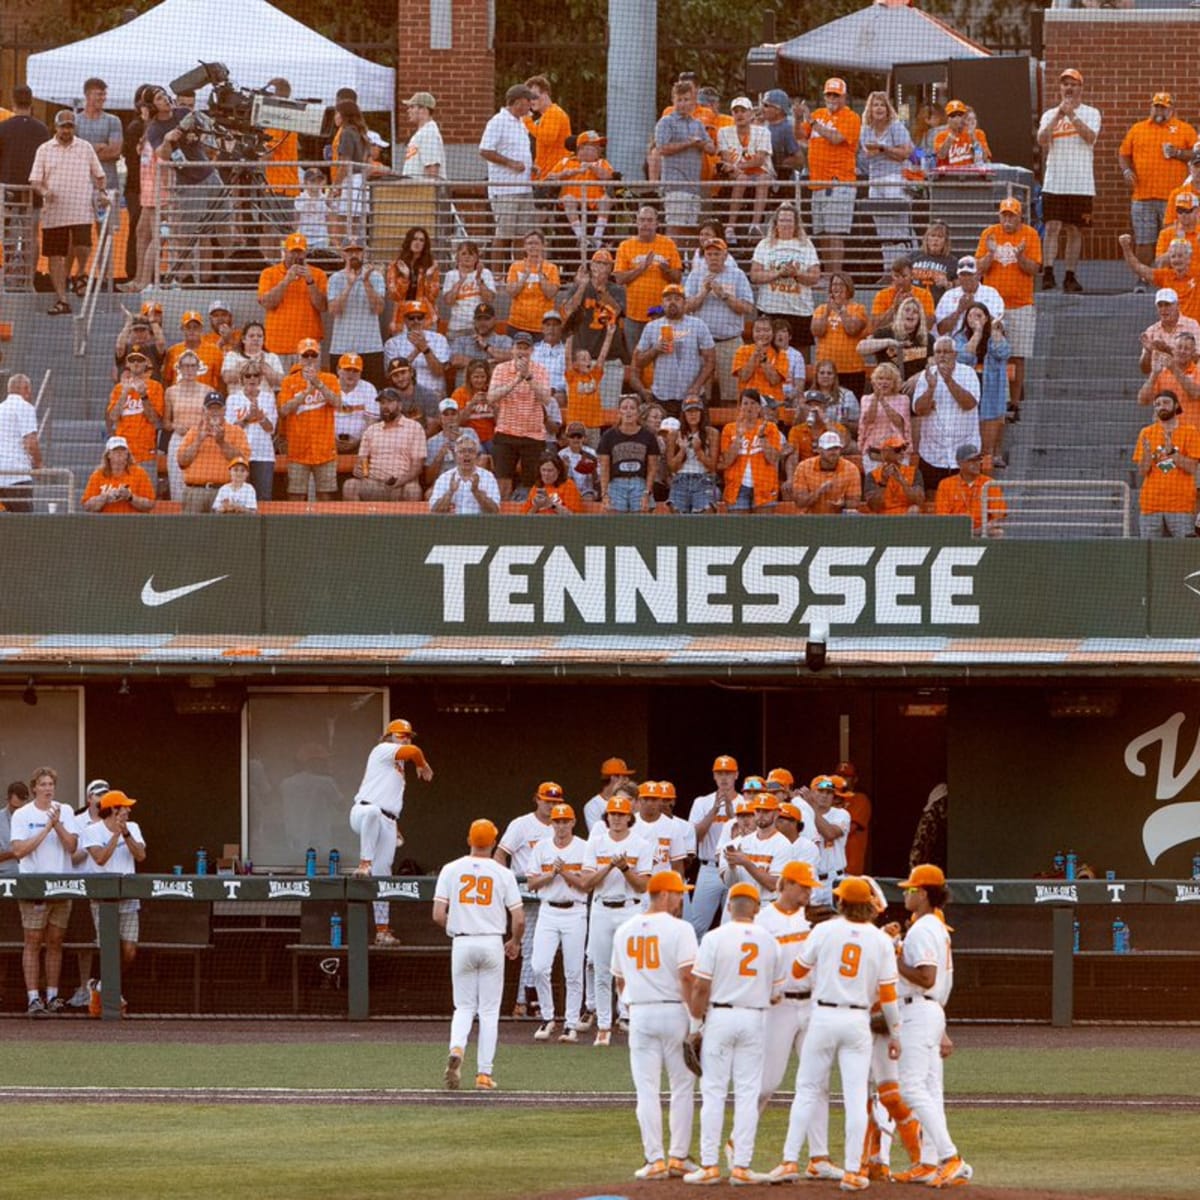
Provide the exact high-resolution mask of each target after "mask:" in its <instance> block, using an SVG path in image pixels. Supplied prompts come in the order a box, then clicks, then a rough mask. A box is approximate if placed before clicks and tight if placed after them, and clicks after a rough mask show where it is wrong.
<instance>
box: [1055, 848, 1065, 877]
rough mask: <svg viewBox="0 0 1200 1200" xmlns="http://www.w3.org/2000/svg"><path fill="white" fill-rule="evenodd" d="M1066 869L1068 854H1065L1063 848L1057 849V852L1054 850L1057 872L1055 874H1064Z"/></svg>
mask: <svg viewBox="0 0 1200 1200" xmlns="http://www.w3.org/2000/svg"><path fill="white" fill-rule="evenodd" d="M1066 869H1067V858H1066V855H1065V854H1063V852H1062V851H1061V850H1055V852H1054V873H1055V875H1062V873H1063V872H1064V871H1065V870H1066Z"/></svg>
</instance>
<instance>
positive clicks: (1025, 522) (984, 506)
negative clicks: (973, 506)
mask: <svg viewBox="0 0 1200 1200" xmlns="http://www.w3.org/2000/svg"><path fill="white" fill-rule="evenodd" d="M980 510H981V516H982V523H981V526H980V531H979V532H980V535H981V536H982V537H997V536H999V535H1001V534H1003V536H1004V537H1008V538H1029V539H1034V538H1047V539H1049V538H1054V539H1060V538H1095V537H1131V536H1133V532H1134V529H1133V497H1132V493H1131V492H1130V489H1129V485H1128V484H1125V483H1117V482H1114V481H1112V480H1102V479H1097V480H1082V479H1039V480H1030V479H1026V480H1016V481H1014V482H1012V483H1008V482H1005V483H1001V482H999V481H997V480H995V479H989V480H988V482H987V483H985V484H984V486H983V491H982V494H981V498H980Z"/></svg>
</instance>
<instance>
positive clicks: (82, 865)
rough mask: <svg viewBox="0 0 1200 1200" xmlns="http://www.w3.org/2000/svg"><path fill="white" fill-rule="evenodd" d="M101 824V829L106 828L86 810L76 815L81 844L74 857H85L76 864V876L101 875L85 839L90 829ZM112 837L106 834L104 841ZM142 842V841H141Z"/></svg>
mask: <svg viewBox="0 0 1200 1200" xmlns="http://www.w3.org/2000/svg"><path fill="white" fill-rule="evenodd" d="M95 824H99V826H100V828H101V829H103V828H104V823H103V822H102V821H100V819H99V818H98V817H97V818H96V820H95V821H93V820H92V815H91V813H89V812H88V810H87V809H86V808H85V809H84V810H83V811H82V812H77V813H76V814H75V834H76V836H77V837H78V838H79V844H78V846H76V848H75V854H74V855H73V856H72V857H78V856H79V855H80V853H81V852H82V855H83V857H82V858H81V859H80V860H79V862H77V863H76V864H75V874H76V875H99V874H100V868H99V867H98V866H96V860H95V859H94V858H92V856H91V855H90V854H89V853H88V852H87V850H86V848H85V845H84V838H85V837H86V835H87V832H88V830H89V829H91V828H92V826H93V825H95ZM110 836H111V835H108V834H106V835H105V838H104V840H105V841H108V838H109V837H110ZM139 840H140V839H139Z"/></svg>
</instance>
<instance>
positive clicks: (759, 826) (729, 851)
mask: <svg viewBox="0 0 1200 1200" xmlns="http://www.w3.org/2000/svg"><path fill="white" fill-rule="evenodd" d="M778 811H779V801H778V800H776V799H775V797H774V796H772V795H769V794H768V793H767V792H765V791H760V792H758V793H757V795H756V797H755V800H754V823H755V830H754V832H753V833H748V834H746V835H745V836H744V837H741V838H738V840H737V841H735V842H732V843H731V844H730V845H729V846H727V847H726V849H725V855H724V861H723V862H722V863H721V868H720V869H721V877H722V879H724V880H725V882H726V883H727V884H729V886H730V887H731V888H732V887H733V885H734V884H737V883H750V884H753V885H754V888H755V890H756V891H757V893H758V894H759V895H760V896H761V897H762V898H763V903H765V904H769V903H770V902H771V901H772V900H774V899H775V891H776V888H777V887H778V886H779V872H780V871H782V870H783V865H784V863H787V862H791V861H792V843H791V842H789V841H788V840H787V838H786V837H784V836H783V834H782V833H780V832H779V831H778V830H777V829H776V828H775V814H776V813H777V812H778ZM727 907H728V906H727Z"/></svg>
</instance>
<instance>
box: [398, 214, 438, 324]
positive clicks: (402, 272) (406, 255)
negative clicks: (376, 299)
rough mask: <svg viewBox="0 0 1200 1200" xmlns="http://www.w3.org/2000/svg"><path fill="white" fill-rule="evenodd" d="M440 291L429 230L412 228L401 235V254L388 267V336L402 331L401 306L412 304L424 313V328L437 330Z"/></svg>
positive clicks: (402, 313) (419, 227)
mask: <svg viewBox="0 0 1200 1200" xmlns="http://www.w3.org/2000/svg"><path fill="white" fill-rule="evenodd" d="M440 291H441V275H440V272H439V271H438V265H437V263H436V262H435V261H434V258H433V244H432V243H431V242H430V240H429V230H428V229H425V228H424V227H423V226H420V225H414V226H412V228H411V229H409V231H408V232H407V233H406V234H405V235H404V241H403V242H402V243H401V244H400V253H399V254H397V255H396V257H395V259H394V260H393V261H392V262H391V263H390V264H389V265H388V269H387V292H388V295H389V296H390V297H391V300H392V321H391V324H390V325H389V326H388V332H389V333H399V332H400V331H401V330H402V329H403V328H404V306H405V304H407V303H408V302H409V301H410V300H415V301H416V302H417V303H418V304H420V306H421V307H422V308H423V309H424V310H425V321H426V328H428V329H435V328H436V327H437V302H438V294H439V292H440Z"/></svg>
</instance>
